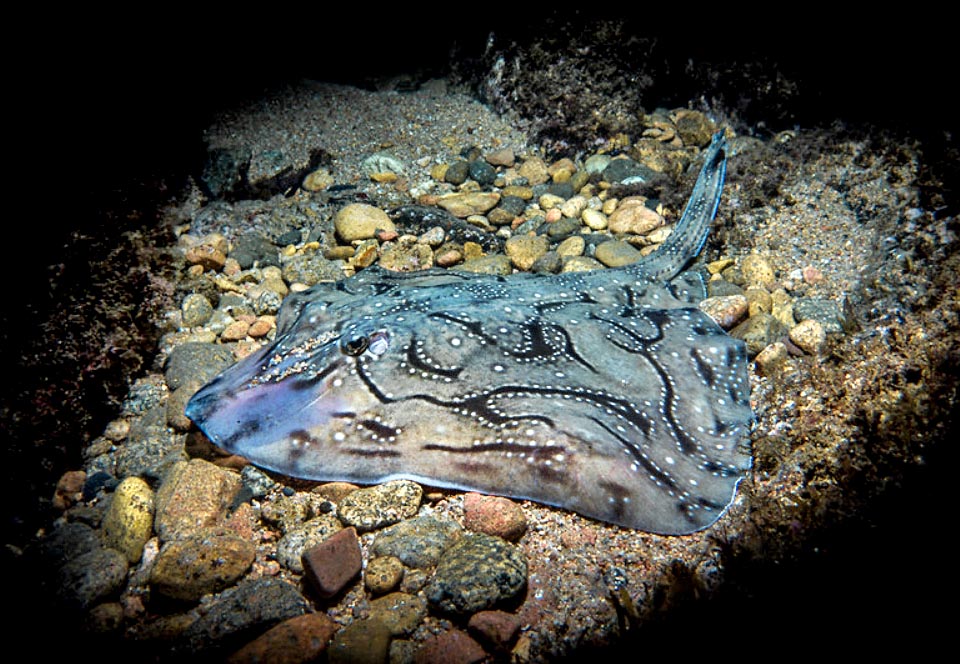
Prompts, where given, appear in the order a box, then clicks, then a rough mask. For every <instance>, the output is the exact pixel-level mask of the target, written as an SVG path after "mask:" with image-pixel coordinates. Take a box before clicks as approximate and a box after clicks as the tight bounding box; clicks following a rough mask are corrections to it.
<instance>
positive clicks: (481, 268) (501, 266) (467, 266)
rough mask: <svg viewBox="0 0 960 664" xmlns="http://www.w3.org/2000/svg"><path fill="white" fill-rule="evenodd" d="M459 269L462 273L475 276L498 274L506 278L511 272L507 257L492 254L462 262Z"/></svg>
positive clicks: (511, 266)
mask: <svg viewBox="0 0 960 664" xmlns="http://www.w3.org/2000/svg"><path fill="white" fill-rule="evenodd" d="M460 269H461V270H463V271H464V272H474V273H477V274H499V275H503V276H506V275H508V274H511V273H512V272H513V264H512V263H511V262H510V258H509V257H508V256H505V255H503V254H493V255H490V256H480V257H479V258H473V259H470V260H467V261H464V262H463V264H462V265H461V266H460Z"/></svg>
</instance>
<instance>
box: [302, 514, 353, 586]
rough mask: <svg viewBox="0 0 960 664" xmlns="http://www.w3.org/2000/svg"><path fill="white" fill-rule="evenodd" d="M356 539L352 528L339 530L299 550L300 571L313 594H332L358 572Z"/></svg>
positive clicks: (345, 584)
mask: <svg viewBox="0 0 960 664" xmlns="http://www.w3.org/2000/svg"><path fill="white" fill-rule="evenodd" d="M361 564H362V557H361V553H360V540H359V539H358V538H357V531H356V530H355V529H354V528H344V529H343V530H339V531H337V532H336V533H334V534H333V535H331V536H330V537H328V538H327V539H325V540H323V541H322V542H320V543H319V544H315V545H314V546H312V547H310V548H309V549H307V550H306V551H304V552H303V573H304V576H305V577H306V578H307V580H308V581H309V582H310V585H311V586H312V587H313V589H314V591H315V592H316V593H317V595H318V596H319V597H321V598H323V599H327V598H329V597H333V596H334V595H336V594H337V593H339V592H340V591H341V590H343V589H344V588H345V587H346V586H347V584H348V583H350V582H351V581H352V580H353V579H354V578H355V577H356V576H357V575H359V574H360V568H361Z"/></svg>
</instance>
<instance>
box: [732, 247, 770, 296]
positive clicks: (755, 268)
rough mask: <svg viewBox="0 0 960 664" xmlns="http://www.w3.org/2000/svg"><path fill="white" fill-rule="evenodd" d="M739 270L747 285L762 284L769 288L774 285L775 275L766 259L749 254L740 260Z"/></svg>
mask: <svg viewBox="0 0 960 664" xmlns="http://www.w3.org/2000/svg"><path fill="white" fill-rule="evenodd" d="M740 272H741V273H743V278H744V280H745V281H746V284H747V286H762V287H763V288H766V289H767V290H770V289H771V288H773V287H774V286H775V285H776V282H777V276H776V274H775V273H774V271H773V267H772V266H771V265H770V263H769V262H768V261H767V259H765V258H763V257H761V256H758V255H757V254H750V255H749V256H745V257H744V258H743V260H742V261H740Z"/></svg>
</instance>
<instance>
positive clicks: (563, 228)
mask: <svg viewBox="0 0 960 664" xmlns="http://www.w3.org/2000/svg"><path fill="white" fill-rule="evenodd" d="M579 231H580V221H579V220H578V219H571V218H570V217H562V218H561V219H559V220H558V221H556V222H554V223H551V224H550V225H548V226H547V235H548V236H549V237H550V238H551V239H554V240H561V239H563V238H565V237H567V236H569V235H573V234H575V233H578V232H579Z"/></svg>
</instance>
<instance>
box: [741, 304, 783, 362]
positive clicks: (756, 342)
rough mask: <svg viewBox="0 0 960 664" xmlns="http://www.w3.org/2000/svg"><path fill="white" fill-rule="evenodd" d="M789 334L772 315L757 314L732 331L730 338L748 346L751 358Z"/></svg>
mask: <svg viewBox="0 0 960 664" xmlns="http://www.w3.org/2000/svg"><path fill="white" fill-rule="evenodd" d="M786 333H787V328H786V327H784V325H783V324H782V323H781V322H780V321H778V320H777V319H776V318H774V317H773V316H771V315H770V314H757V315H756V316H751V317H750V318H748V319H747V320H745V321H743V322H742V323H740V324H739V325H737V326H736V327H735V328H733V329H732V330H730V336H732V337H733V338H734V339H740V340H741V341H743V342H744V343H746V344H747V354H748V355H750V356H751V357H753V356H755V355H756V354H757V353H759V352H760V351H762V350H763V349H764V348H766V347H767V346H769V345H770V344H772V343H773V342H774V341H777V340H778V339H779V338H780V337H782V336H783V335H785V334H786Z"/></svg>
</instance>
